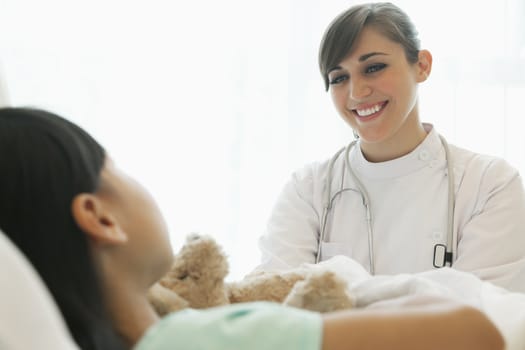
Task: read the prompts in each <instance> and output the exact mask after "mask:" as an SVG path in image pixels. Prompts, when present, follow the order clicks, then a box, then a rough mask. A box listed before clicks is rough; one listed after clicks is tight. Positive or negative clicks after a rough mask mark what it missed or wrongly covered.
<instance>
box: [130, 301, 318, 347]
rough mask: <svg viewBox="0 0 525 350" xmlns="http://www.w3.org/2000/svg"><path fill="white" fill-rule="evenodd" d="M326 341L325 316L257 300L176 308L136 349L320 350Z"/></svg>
mask: <svg viewBox="0 0 525 350" xmlns="http://www.w3.org/2000/svg"><path fill="white" fill-rule="evenodd" d="M321 339H322V320H321V317H320V315H319V314H317V313H313V312H308V311H304V310H299V309H294V308H288V307H284V306H281V305H279V304H275V303H266V302H257V303H247V304H234V305H228V306H221V307H216V308H211V309H206V310H194V309H186V310H182V311H179V312H175V313H173V314H171V315H168V316H166V317H165V318H163V319H162V320H161V321H160V322H159V323H157V324H156V325H154V326H153V327H151V328H150V329H149V330H148V331H147V332H146V334H145V335H144V337H143V338H142V339H141V340H140V341H139V343H138V344H137V345H136V347H135V349H134V350H178V349H181V350H182V349H183V350H235V349H239V350H241V349H242V350H280V349H286V350H296V349H297V350H319V349H321Z"/></svg>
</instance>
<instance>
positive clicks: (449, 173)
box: [315, 135, 457, 275]
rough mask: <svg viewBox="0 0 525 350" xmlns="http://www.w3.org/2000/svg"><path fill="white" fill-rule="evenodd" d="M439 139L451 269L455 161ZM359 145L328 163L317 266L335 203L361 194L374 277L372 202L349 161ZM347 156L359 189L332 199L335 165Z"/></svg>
mask: <svg viewBox="0 0 525 350" xmlns="http://www.w3.org/2000/svg"><path fill="white" fill-rule="evenodd" d="M439 138H440V140H441V143H442V144H443V148H444V150H445V159H446V162H447V173H446V176H447V177H448V198H447V243H446V254H447V255H449V259H448V262H449V264H450V265H452V260H453V257H456V254H457V235H455V234H454V204H455V188H454V184H455V181H454V169H453V162H452V158H451V156H450V149H449V146H448V142H447V141H446V139H445V138H444V137H443V136H441V135H439ZM357 141H358V140H353V141H352V142H351V143H350V144H349V145H348V146H346V147H343V148H341V149H340V150H339V151H337V152H336V153H335V154H334V156H333V157H332V159H330V161H329V163H328V171H327V178H326V188H325V191H326V192H325V193H326V198H325V204H324V206H323V215H322V217H321V223H320V234H319V242H318V245H317V254H316V258H315V262H316V263H319V262H320V260H321V252H322V243H323V242H324V240H325V236H326V225H327V220H328V214H329V212H330V210H332V207H333V202H334V199H335V198H336V197H337V196H339V195H340V194H342V193H343V192H345V191H355V192H358V193H360V195H361V197H362V199H363V205H364V206H365V209H366V221H367V235H368V255H369V264H370V274H372V275H374V274H375V261H374V258H375V253H374V234H373V230H372V223H373V218H372V210H371V205H370V199H369V196H368V192H367V191H366V188H365V186H364V185H363V184H362V182H361V181H360V180H359V178H358V176H357V175H356V174H355V172H354V171H353V169H352V167H351V165H350V157H349V155H350V151H351V150H352V148H353V147H354V146H355V145H356V144H357ZM343 152H344V164H345V169H346V170H347V171H348V173H349V174H350V176H351V177H352V179H353V180H354V182H355V184H356V187H357V189H353V188H343V187H342V188H341V189H340V190H339V191H337V192H336V193H335V194H333V195H332V193H331V192H332V173H333V169H334V165H335V162H336V161H337V159H338V158H339V156H340V155H341V153H343Z"/></svg>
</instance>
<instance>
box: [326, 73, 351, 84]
mask: <svg viewBox="0 0 525 350" xmlns="http://www.w3.org/2000/svg"><path fill="white" fill-rule="evenodd" d="M348 78H349V76H348V75H347V74H341V75H336V76H335V77H333V78H329V79H330V80H329V83H330V85H336V84H340V83H342V82H343V81H345V80H347V79H348Z"/></svg>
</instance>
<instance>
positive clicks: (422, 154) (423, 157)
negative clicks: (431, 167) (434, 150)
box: [419, 150, 430, 161]
mask: <svg viewBox="0 0 525 350" xmlns="http://www.w3.org/2000/svg"><path fill="white" fill-rule="evenodd" d="M429 157H430V154H429V153H428V151H425V150H423V151H421V152H419V159H421V160H422V161H427V160H428V158H429Z"/></svg>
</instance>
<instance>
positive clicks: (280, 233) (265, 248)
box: [258, 168, 321, 270]
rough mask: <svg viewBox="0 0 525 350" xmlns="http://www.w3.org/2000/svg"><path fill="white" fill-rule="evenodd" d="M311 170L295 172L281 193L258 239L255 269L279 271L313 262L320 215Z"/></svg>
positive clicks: (305, 169)
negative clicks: (315, 203)
mask: <svg viewBox="0 0 525 350" xmlns="http://www.w3.org/2000/svg"><path fill="white" fill-rule="evenodd" d="M313 177H314V176H313V173H312V169H310V168H304V169H303V170H302V171H299V172H297V173H295V174H294V175H293V176H292V178H291V179H290V180H289V181H288V183H287V184H286V185H285V186H284V188H283V190H282V191H281V193H280V195H279V197H278V199H277V201H276V203H275V205H274V207H273V209H272V212H271V214H270V218H269V220H268V222H267V225H266V230H265V232H264V235H263V236H262V237H261V238H260V239H259V248H260V250H261V253H262V262H261V264H260V265H259V266H258V269H262V270H274V269H275V270H279V269H288V268H292V267H296V266H298V265H300V264H302V263H313V262H315V256H316V253H317V240H318V235H319V221H320V215H321V214H320V213H319V212H318V210H317V209H316V208H315V206H314V204H313V202H314V200H313V196H314V195H313V187H314V179H313Z"/></svg>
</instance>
